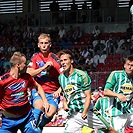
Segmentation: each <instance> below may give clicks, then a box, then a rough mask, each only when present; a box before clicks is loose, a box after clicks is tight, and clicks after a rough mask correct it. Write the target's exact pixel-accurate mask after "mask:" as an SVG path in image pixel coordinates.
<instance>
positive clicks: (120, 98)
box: [104, 90, 127, 102]
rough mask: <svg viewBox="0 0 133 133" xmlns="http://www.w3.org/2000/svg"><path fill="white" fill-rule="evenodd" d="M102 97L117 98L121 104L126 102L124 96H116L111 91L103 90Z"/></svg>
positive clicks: (116, 94)
mask: <svg viewBox="0 0 133 133" xmlns="http://www.w3.org/2000/svg"><path fill="white" fill-rule="evenodd" d="M104 95H105V96H109V97H117V98H118V99H119V100H120V101H121V102H125V101H126V100H127V99H126V96H125V95H123V94H118V93H116V92H114V91H111V90H104Z"/></svg>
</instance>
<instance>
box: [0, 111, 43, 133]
mask: <svg viewBox="0 0 133 133" xmlns="http://www.w3.org/2000/svg"><path fill="white" fill-rule="evenodd" d="M18 129H20V130H21V132H23V133H41V132H40V131H39V130H38V129H37V128H36V124H35V118H34V116H33V113H32V111H31V110H30V111H29V112H28V113H27V114H25V115H23V116H21V117H18V118H9V117H6V116H3V119H2V126H1V127H0V133H17V130H18Z"/></svg>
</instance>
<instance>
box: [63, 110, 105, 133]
mask: <svg viewBox="0 0 133 133" xmlns="http://www.w3.org/2000/svg"><path fill="white" fill-rule="evenodd" d="M81 115H82V113H77V112H76V113H73V114H72V115H71V117H68V120H67V122H66V125H65V129H64V133H68V132H69V133H81V128H82V127H83V126H89V127H91V128H93V129H95V128H97V129H101V128H104V129H107V126H106V124H104V122H102V121H101V120H100V119H99V118H98V117H97V116H96V115H95V114H94V113H93V112H91V111H89V112H88V116H87V119H85V120H83V119H82V117H81Z"/></svg>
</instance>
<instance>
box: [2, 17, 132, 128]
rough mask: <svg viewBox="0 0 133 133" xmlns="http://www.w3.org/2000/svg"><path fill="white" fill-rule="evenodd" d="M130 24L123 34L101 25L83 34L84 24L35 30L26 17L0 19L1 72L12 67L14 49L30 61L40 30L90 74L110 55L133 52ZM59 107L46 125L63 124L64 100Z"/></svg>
mask: <svg viewBox="0 0 133 133" xmlns="http://www.w3.org/2000/svg"><path fill="white" fill-rule="evenodd" d="M129 26H130V27H129V28H128V29H127V30H126V29H125V32H124V33H120V32H119V33H104V32H102V31H101V30H100V29H99V27H98V26H96V27H95V29H94V31H92V33H84V31H82V29H81V27H73V26H70V27H69V29H65V27H64V26H60V27H58V26H56V27H55V28H54V29H52V28H49V29H44V28H41V27H39V28H38V30H34V29H32V28H27V24H26V20H25V19H23V18H18V17H15V20H14V21H13V20H10V21H9V22H8V23H6V24H5V23H4V24H3V23H1V22H0V75H2V74H3V73H5V72H7V71H9V70H10V62H9V58H10V57H11V55H12V54H13V52H15V51H21V52H22V53H24V54H25V55H26V57H27V59H28V61H27V64H28V63H29V60H30V58H31V55H32V54H33V53H35V52H37V51H38V47H37V45H36V44H37V38H38V36H39V35H40V33H49V34H50V36H51V41H52V49H51V50H52V51H53V52H54V53H57V52H58V51H59V50H61V49H70V50H71V51H72V52H73V53H74V55H75V63H76V66H77V68H80V69H82V70H85V71H87V72H88V73H90V72H96V71H97V69H96V68H97V65H98V64H99V63H104V64H106V59H107V57H108V55H114V57H115V55H117V54H120V55H121V57H125V56H127V55H130V54H132V53H133V35H132V25H131V24H130V25H129ZM121 61H122V60H121V59H120V62H121ZM61 101H62V97H61ZM59 106H60V107H59V111H58V113H57V114H56V115H55V117H54V118H53V119H52V121H51V122H50V123H49V124H48V125H47V126H64V124H65V121H66V119H67V114H66V112H65V111H64V110H63V109H62V108H63V106H62V102H60V104H59Z"/></svg>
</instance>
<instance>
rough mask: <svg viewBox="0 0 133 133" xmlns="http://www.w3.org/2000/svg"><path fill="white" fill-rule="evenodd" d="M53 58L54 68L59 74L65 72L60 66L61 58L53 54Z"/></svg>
mask: <svg viewBox="0 0 133 133" xmlns="http://www.w3.org/2000/svg"><path fill="white" fill-rule="evenodd" d="M51 57H52V62H53V67H54V68H55V69H56V70H57V71H58V73H59V74H61V73H62V71H63V68H62V66H61V64H60V60H59V58H58V57H57V56H56V55H55V54H53V53H51Z"/></svg>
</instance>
